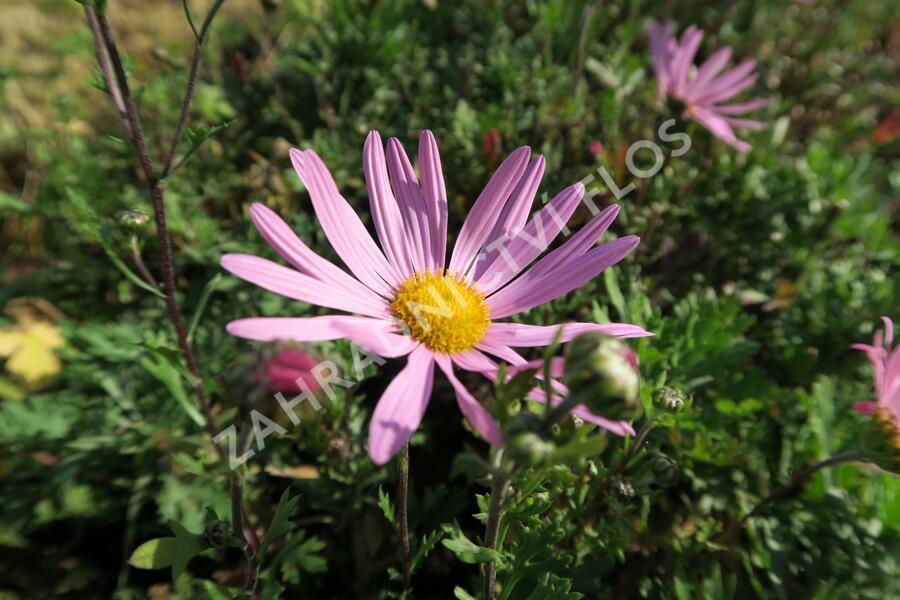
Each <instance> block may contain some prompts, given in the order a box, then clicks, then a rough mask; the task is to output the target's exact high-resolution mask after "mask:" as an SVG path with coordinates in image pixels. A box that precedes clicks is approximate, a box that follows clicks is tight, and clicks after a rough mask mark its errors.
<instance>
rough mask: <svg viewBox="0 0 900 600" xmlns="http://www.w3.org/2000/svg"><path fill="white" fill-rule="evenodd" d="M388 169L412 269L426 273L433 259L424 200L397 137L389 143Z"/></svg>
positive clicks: (431, 266) (432, 267)
mask: <svg viewBox="0 0 900 600" xmlns="http://www.w3.org/2000/svg"><path fill="white" fill-rule="evenodd" d="M387 166H388V174H389V175H390V179H391V187H392V188H393V189H394V193H395V194H396V196H397V204H398V205H399V206H400V213H401V214H402V215H403V226H404V229H405V230H406V232H407V233H408V234H409V252H410V259H411V260H412V263H413V267H414V268H415V270H416V271H418V272H420V273H423V272H425V271H426V270H431V271H432V272H433V271H434V264H433V263H434V259H433V257H432V254H431V234H430V233H429V229H428V213H427V211H426V210H425V200H424V199H423V198H422V191H421V190H420V189H419V181H418V179H416V172H415V171H414V170H413V166H412V163H410V162H409V157H408V156H407V155H406V152H404V150H403V146H402V145H401V144H400V141H399V140H398V139H397V138H393V137H392V138H390V139H389V140H388V152H387Z"/></svg>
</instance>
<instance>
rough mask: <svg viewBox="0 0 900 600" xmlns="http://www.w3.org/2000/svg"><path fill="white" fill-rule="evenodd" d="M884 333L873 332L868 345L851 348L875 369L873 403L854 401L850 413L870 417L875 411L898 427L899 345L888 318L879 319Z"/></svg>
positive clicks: (899, 397) (899, 415)
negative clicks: (867, 360)
mask: <svg viewBox="0 0 900 600" xmlns="http://www.w3.org/2000/svg"><path fill="white" fill-rule="evenodd" d="M881 320H882V321H884V331H878V332H876V333H875V339H874V340H873V341H872V345H871V346H870V345H868V344H853V346H851V347H852V348H855V349H856V350H862V351H863V352H865V353H866V356H868V357H869V362H871V363H872V368H873V369H874V370H875V398H876V399H875V400H874V401H868V402H857V403H855V404H854V405H853V410H855V411H856V412H858V413H860V414H863V415H869V416H871V415H874V414H875V413H876V412H878V411H879V410H882V411H886V412H887V413H888V415H889V416H890V417H891V418H893V420H894V421H895V422H896V423H897V424H898V426H900V346H897V347H896V348H892V346H893V344H894V323H893V321H891V320H890V319H889V318H888V317H882V318H881Z"/></svg>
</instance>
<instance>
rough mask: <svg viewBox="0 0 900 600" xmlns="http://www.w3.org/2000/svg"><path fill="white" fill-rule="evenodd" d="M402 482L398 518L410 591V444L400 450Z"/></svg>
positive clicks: (405, 574)
mask: <svg viewBox="0 0 900 600" xmlns="http://www.w3.org/2000/svg"><path fill="white" fill-rule="evenodd" d="M399 466H400V484H399V487H398V489H397V507H398V510H399V513H400V514H399V516H398V518H397V524H398V528H399V529H400V549H401V551H402V553H403V589H404V591H409V590H410V587H411V585H410V584H411V582H412V571H411V565H410V551H409V444H406V445H404V446H403V450H401V451H400V464H399Z"/></svg>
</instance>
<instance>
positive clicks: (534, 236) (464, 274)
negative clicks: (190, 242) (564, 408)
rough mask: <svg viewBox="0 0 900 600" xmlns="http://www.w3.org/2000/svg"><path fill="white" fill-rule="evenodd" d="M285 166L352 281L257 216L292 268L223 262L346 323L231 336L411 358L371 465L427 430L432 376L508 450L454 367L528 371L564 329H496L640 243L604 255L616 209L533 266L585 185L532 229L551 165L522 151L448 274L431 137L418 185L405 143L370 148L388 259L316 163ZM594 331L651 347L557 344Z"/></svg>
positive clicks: (237, 257) (257, 212)
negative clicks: (348, 345)
mask: <svg viewBox="0 0 900 600" xmlns="http://www.w3.org/2000/svg"><path fill="white" fill-rule="evenodd" d="M290 155H291V160H292V161H293V164H294V168H295V169H296V171H297V173H298V174H299V176H300V179H302V180H303V183H304V184H305V185H306V188H307V190H309V195H310V199H311V200H312V204H313V208H314V209H315V211H316V215H317V216H318V219H319V223H320V224H321V226H322V229H323V230H324V231H325V235H326V236H327V238H328V240H329V242H330V243H331V245H332V247H333V248H334V250H335V252H336V253H337V254H338V256H340V258H341V259H342V260H343V262H344V263H345V264H346V266H347V268H348V269H349V270H350V271H351V272H352V273H353V276H351V275H349V274H348V273H347V272H346V271H344V270H343V269H341V268H340V267H338V266H336V265H334V264H332V263H331V262H328V261H326V260H325V259H323V258H322V257H320V256H318V255H317V254H315V253H314V252H313V251H312V250H311V249H310V248H309V247H308V246H306V244H304V243H303V242H302V241H301V240H300V239H299V238H298V237H297V236H296V235H295V234H294V232H293V231H292V230H291V229H290V227H288V225H287V224H286V223H285V222H284V221H282V220H281V219H280V218H279V217H278V216H277V215H276V214H275V213H274V212H272V211H271V210H269V209H268V208H266V207H265V206H263V205H262V204H254V205H253V206H252V207H251V209H250V217H251V219H252V220H253V223H254V224H255V225H256V227H257V229H259V231H260V233H261V234H262V235H263V237H264V238H265V239H266V240H267V241H268V242H269V244H271V245H272V247H273V248H274V249H275V250H276V251H277V252H278V253H279V254H280V255H281V256H282V257H283V258H284V259H285V260H286V261H287V262H288V263H290V264H291V266H292V267H293V268H289V267H285V266H281V265H279V264H276V263H274V262H271V261H268V260H266V259H263V258H259V257H257V256H251V255H245V254H227V255H225V256H223V257H222V266H223V267H224V268H225V269H227V270H228V271H230V272H231V273H233V274H235V275H237V276H238V277H240V278H242V279H245V280H247V281H249V282H251V283H255V284H256V285H258V286H260V287H263V288H265V289H267V290H269V291H272V292H275V293H277V294H281V295H284V296H287V297H289V298H293V299H296V300H300V301H302V302H308V303H310V304H315V305H318V306H324V307H327V308H332V309H335V310H338V311H342V312H344V313H350V314H344V315H332V316H320V317H308V318H295V317H275V318H250V319H241V320H238V321H233V322H231V323H229V324H228V331H229V332H230V333H232V334H233V335H237V336H240V337H245V338H249V339H254V340H268V341H272V340H279V339H289V340H294V341H298V342H312V341H321V340H333V339H337V338H347V339H349V340H351V341H353V342H356V343H358V344H359V345H361V346H363V347H364V348H366V349H367V350H369V351H371V352H374V353H375V354H378V355H380V356H384V357H399V356H408V357H409V358H408V361H407V365H406V367H405V368H404V369H403V370H402V371H401V372H400V373H399V374H398V375H397V376H396V377H395V378H394V380H393V381H392V382H391V383H390V384H389V385H388V387H387V389H386V390H385V392H384V394H383V395H382V397H381V399H380V400H379V401H378V405H377V406H376V408H375V412H374V414H373V416H372V421H371V423H370V425H369V443H368V450H369V455H370V456H371V458H372V460H373V461H374V462H376V463H378V464H383V463H385V462H387V461H388V460H389V459H390V458H391V456H393V455H394V454H395V453H396V452H397V451H398V450H400V448H402V447H403V445H404V444H406V442H407V441H408V440H409V438H410V436H412V434H413V432H414V431H415V430H416V429H417V428H418V426H419V423H420V422H421V420H422V416H423V415H424V413H425V409H426V407H427V406H428V401H429V399H430V397H431V390H432V385H433V381H434V371H435V365H437V367H438V368H439V369H440V370H441V371H443V373H444V375H445V376H446V377H447V379H448V380H449V381H450V384H451V386H452V387H453V389H454V391H455V392H456V400H457V403H458V404H459V408H460V410H461V411H462V413H463V415H465V417H466V419H468V421H469V423H470V424H471V425H472V427H473V428H474V429H475V430H476V431H478V432H479V433H480V434H481V435H482V436H483V437H484V438H485V439H486V440H487V441H488V442H490V443H491V444H494V445H500V444H502V443H503V436H502V434H501V431H500V428H499V426H498V425H497V423H496V422H495V421H494V419H493V418H492V417H491V415H490V414H489V413H488V412H487V410H485V408H484V407H483V406H482V405H481V404H480V403H479V402H478V400H476V399H475V397H474V396H472V394H471V393H470V392H469V391H468V390H466V388H465V387H464V386H463V384H462V383H461V382H460V381H459V379H457V377H456V375H455V374H454V368H459V369H463V370H466V371H475V372H478V373H482V374H484V375H485V376H487V377H494V376H495V375H496V373H497V370H498V364H497V362H495V359H500V360H502V361H505V362H507V363H509V364H512V365H517V364H521V363H524V362H525V359H524V358H523V357H522V356H521V355H520V354H519V353H518V352H516V351H515V350H513V348H514V347H534V346H543V345H547V344H549V343H551V342H552V341H553V340H554V337H555V336H556V335H557V331H558V329H559V326H541V325H520V324H517V323H502V322H498V320H499V319H504V318H506V317H509V316H512V315H514V314H517V313H520V312H524V311H527V310H530V309H532V308H534V307H536V306H539V305H541V304H543V303H545V302H549V301H550V300H552V299H554V298H556V297H558V296H562V295H564V294H567V293H569V292H571V291H572V290H574V289H576V288H578V287H579V286H581V285H582V284H584V283H585V282H587V281H589V280H590V279H592V278H593V277H595V276H596V275H597V274H599V273H600V272H601V271H603V270H604V269H606V268H607V267H609V266H611V265H614V264H616V263H617V262H619V261H620V260H622V259H623V258H624V257H625V256H627V255H628V254H629V253H630V252H631V251H632V250H633V249H634V248H635V246H637V244H638V241H639V240H638V238H637V237H635V236H625V237H622V238H619V239H616V240H613V241H610V242H607V243H605V244H601V245H599V246H595V244H596V242H597V240H598V238H599V237H600V236H601V235H603V233H604V232H605V231H606V230H607V228H608V227H609V225H610V224H611V223H612V221H613V220H614V219H615V217H616V214H617V213H618V207H616V206H613V207H610V208H607V209H606V210H604V211H603V212H601V213H599V214H598V215H596V216H595V217H594V218H593V219H592V220H591V221H589V222H588V223H587V224H586V225H585V226H584V227H582V228H581V230H579V231H578V233H576V234H575V235H573V236H572V237H571V238H570V239H569V240H567V241H566V242H565V243H564V244H562V245H561V246H559V247H558V248H556V249H555V250H553V251H552V252H549V253H548V254H547V255H546V256H544V257H543V258H541V259H539V260H538V257H539V256H540V255H541V254H542V253H543V251H544V250H546V249H547V248H548V247H549V245H550V244H551V243H552V241H553V240H554V239H555V238H556V237H557V235H558V234H559V232H560V231H561V230H562V229H563V227H564V225H565V223H566V221H567V220H568V218H569V217H570V216H571V215H572V213H573V212H574V211H575V209H576V208H577V207H578V204H579V203H580V201H581V199H582V195H583V194H584V186H582V185H581V184H575V185H573V186H570V187H568V188H566V189H565V190H563V191H562V192H560V193H559V194H558V195H557V196H556V197H555V198H554V199H553V200H551V201H550V202H549V203H548V204H547V205H546V206H544V207H543V208H542V209H541V210H540V211H538V212H537V213H535V214H534V216H533V217H532V218H531V219H529V214H528V213H529V211H530V209H531V204H532V202H533V200H534V197H535V193H536V192H537V189H538V185H539V184H540V181H541V177H542V176H543V173H544V158H543V157H541V156H538V157H534V158H533V157H532V156H531V149H530V148H527V147H522V148H519V149H518V150H516V151H515V152H513V153H512V154H511V155H510V156H509V157H508V158H507V159H506V160H505V161H503V163H502V164H501V165H500V166H499V168H498V169H497V171H496V173H494V175H493V177H491V179H490V181H489V182H488V184H487V186H486V187H485V188H484V191H483V192H482V193H481V195H479V197H478V198H477V199H476V200H475V202H474V204H473V205H472V209H471V211H470V212H469V216H468V218H467V219H466V221H465V223H464V224H463V226H462V228H461V229H460V230H459V234H458V235H457V236H456V244H455V246H454V248H453V252H452V253H451V255H450V259H449V261H447V260H446V254H447V221H448V218H447V193H446V190H445V189H444V176H443V172H442V170H441V160H440V156H439V154H438V148H437V143H436V142H435V140H434V136H433V135H432V134H431V132H430V131H424V132H423V133H422V135H421V138H420V140H419V156H418V159H419V173H420V174H421V175H420V177H418V178H417V177H416V171H415V170H414V169H413V166H412V163H411V162H410V160H409V158H408V157H407V155H406V152H405V151H404V150H403V147H402V146H401V144H400V142H399V141H398V140H397V139H395V138H391V139H390V140H388V143H387V153H385V147H384V144H382V141H381V138H380V136H379V135H378V133H377V132H374V131H373V132H371V133H370V134H369V136H368V138H367V139H366V143H365V146H364V148H363V172H364V174H365V179H366V184H367V186H368V190H369V203H370V206H371V212H372V221H373V224H374V228H375V231H376V232H377V234H378V239H379V240H380V242H381V246H380V247H379V245H378V244H376V243H375V241H374V240H373V239H372V237H371V236H370V235H369V233H368V231H367V230H366V228H365V226H364V225H363V223H362V221H360V219H359V217H358V216H357V214H356V212H355V211H354V210H353V208H351V206H350V205H349V204H348V203H347V201H346V200H345V199H344V198H343V197H342V196H341V194H340V192H339V191H338V187H337V185H336V184H335V182H334V180H333V179H332V177H331V174H330V173H329V172H328V169H327V168H326V167H325V165H324V163H323V162H322V160H321V159H320V158H319V156H318V155H317V154H316V153H315V152H314V151H312V150H306V151H301V150H297V149H292V150H291V152H290ZM532 263H533V264H532ZM587 331H597V332H601V333H605V334H607V335H611V336H617V337H636V336H646V335H651V334H649V333H648V332H646V331H644V329H642V328H641V327H638V326H636V325H628V324H619V323H604V324H597V323H569V324H566V325H564V326H563V331H562V336H561V339H560V341H562V342H566V341H568V340H571V339H572V338H574V337H575V336H576V335H578V334H580V333H584V332H587ZM488 355H491V356H493V357H495V358H491V357H489V356H488ZM602 424H603V423H602V422H601V425H602Z"/></svg>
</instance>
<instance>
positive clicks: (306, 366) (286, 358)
mask: <svg viewBox="0 0 900 600" xmlns="http://www.w3.org/2000/svg"><path fill="white" fill-rule="evenodd" d="M316 364H318V361H316V359H315V358H313V357H312V356H310V355H309V354H307V353H306V352H302V351H300V350H298V349H296V348H282V349H281V350H279V351H278V352H276V353H275V356H273V357H272V358H270V359H269V360H268V361H266V363H265V365H264V366H263V372H262V380H263V382H264V383H265V385H266V387H268V388H269V390H270V391H272V392H284V393H288V392H290V393H297V392H302V391H306V390H312V391H315V390H317V389H318V388H319V382H318V380H317V379H316V377H315V376H314V375H313V372H312V369H313V367H315V366H316ZM300 381H302V382H303V383H305V384H306V388H305V389H304V388H303V387H302V386H301V384H300V383H299V382H300Z"/></svg>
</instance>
